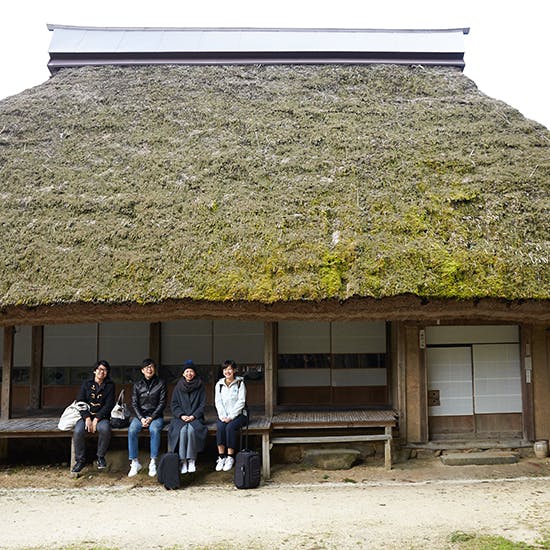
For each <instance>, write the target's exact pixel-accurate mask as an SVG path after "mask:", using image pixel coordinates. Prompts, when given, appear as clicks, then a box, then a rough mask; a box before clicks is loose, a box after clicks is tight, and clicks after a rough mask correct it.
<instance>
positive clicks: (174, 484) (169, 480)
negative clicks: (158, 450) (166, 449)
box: [157, 453, 180, 489]
mask: <svg viewBox="0 0 550 550" xmlns="http://www.w3.org/2000/svg"><path fill="white" fill-rule="evenodd" d="M157 479H158V480H159V483H162V484H163V485H164V487H165V488H166V489H179V488H180V457H179V455H178V453H166V454H163V455H162V456H161V457H160V462H159V465H158V468H157Z"/></svg>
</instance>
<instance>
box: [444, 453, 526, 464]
mask: <svg viewBox="0 0 550 550" xmlns="http://www.w3.org/2000/svg"><path fill="white" fill-rule="evenodd" d="M440 458H441V462H443V464H445V465H446V466H468V465H480V466H482V465H486V464H515V463H516V462H518V461H519V454H518V453H514V452H510V451H481V452H473V453H444V454H442V455H441V457H440Z"/></svg>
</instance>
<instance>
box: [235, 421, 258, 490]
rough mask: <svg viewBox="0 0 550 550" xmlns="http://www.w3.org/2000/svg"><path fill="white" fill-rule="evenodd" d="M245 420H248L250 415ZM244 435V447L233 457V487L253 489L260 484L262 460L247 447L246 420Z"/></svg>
mask: <svg viewBox="0 0 550 550" xmlns="http://www.w3.org/2000/svg"><path fill="white" fill-rule="evenodd" d="M247 420H248V421H250V417H248V419H247ZM241 436H242V434H241ZM245 437H246V440H245V447H244V449H242V450H241V451H239V452H238V453H237V456H236V457H235V473H234V481H235V487H237V489H254V488H255V487H258V485H259V484H260V478H261V468H262V461H261V460H260V455H259V454H258V453H257V452H256V451H251V450H250V449H249V448H248V422H247V423H246V429H245ZM241 447H242V445H241Z"/></svg>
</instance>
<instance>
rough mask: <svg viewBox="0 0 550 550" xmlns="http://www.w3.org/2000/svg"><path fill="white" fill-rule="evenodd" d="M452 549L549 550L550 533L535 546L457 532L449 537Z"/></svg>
mask: <svg viewBox="0 0 550 550" xmlns="http://www.w3.org/2000/svg"><path fill="white" fill-rule="evenodd" d="M449 542H450V543H451V544H452V548H457V549H460V550H547V549H550V533H548V534H545V535H544V537H543V539H541V540H539V541H537V542H536V543H535V544H534V545H533V544H527V543H526V542H514V541H511V540H509V539H506V538H504V537H500V536H493V535H479V534H473V533H464V532H462V531H455V532H453V533H451V535H450V536H449Z"/></svg>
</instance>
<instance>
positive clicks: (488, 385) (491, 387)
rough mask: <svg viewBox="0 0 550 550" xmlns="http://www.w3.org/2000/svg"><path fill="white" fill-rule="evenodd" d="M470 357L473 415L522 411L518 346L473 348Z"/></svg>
mask: <svg viewBox="0 0 550 550" xmlns="http://www.w3.org/2000/svg"><path fill="white" fill-rule="evenodd" d="M473 356H474V387H475V396H474V402H475V412H476V413H479V414H482V413H517V412H522V403H521V369H520V356H519V346H518V345H517V344H499V345H496V344H489V345H475V346H473Z"/></svg>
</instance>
